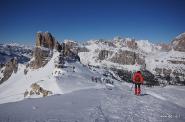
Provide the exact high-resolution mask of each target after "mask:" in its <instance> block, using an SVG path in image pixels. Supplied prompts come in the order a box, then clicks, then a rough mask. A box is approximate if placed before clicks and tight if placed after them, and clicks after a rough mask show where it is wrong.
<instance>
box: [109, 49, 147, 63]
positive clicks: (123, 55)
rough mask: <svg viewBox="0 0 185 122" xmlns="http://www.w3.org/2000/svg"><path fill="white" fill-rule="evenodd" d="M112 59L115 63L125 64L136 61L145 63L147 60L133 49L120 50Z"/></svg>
mask: <svg viewBox="0 0 185 122" xmlns="http://www.w3.org/2000/svg"><path fill="white" fill-rule="evenodd" d="M111 61H112V62H114V63H119V64H123V65H134V64H135V63H136V62H137V63H138V64H144V63H145V60H144V59H142V58H140V57H139V55H138V54H136V53H135V52H131V51H126V50H125V51H119V52H118V53H116V54H115V55H114V56H113V57H112V58H111Z"/></svg>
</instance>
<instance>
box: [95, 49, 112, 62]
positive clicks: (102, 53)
mask: <svg viewBox="0 0 185 122" xmlns="http://www.w3.org/2000/svg"><path fill="white" fill-rule="evenodd" d="M112 54H113V52H112V51H108V50H101V51H100V52H99V55H98V59H99V60H104V59H106V58H108V57H109V55H112Z"/></svg>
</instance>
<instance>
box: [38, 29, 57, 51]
mask: <svg viewBox="0 0 185 122" xmlns="http://www.w3.org/2000/svg"><path fill="white" fill-rule="evenodd" d="M36 46H37V47H45V48H49V49H54V47H55V38H54V37H53V36H52V35H51V33H49V32H38V33H37V34H36Z"/></svg>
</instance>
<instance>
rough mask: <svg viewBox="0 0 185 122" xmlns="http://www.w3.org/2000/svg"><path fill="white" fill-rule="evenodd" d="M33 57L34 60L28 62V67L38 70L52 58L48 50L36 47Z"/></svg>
mask: <svg viewBox="0 0 185 122" xmlns="http://www.w3.org/2000/svg"><path fill="white" fill-rule="evenodd" d="M33 57H34V60H33V61H31V62H30V67H31V68H33V69H38V68H41V67H43V66H45V65H46V64H47V63H48V61H49V59H50V58H51V57H52V52H51V50H49V49H48V50H47V49H45V50H44V49H42V48H39V47H36V48H35V49H34V53H33Z"/></svg>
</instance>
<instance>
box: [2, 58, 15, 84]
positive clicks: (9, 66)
mask: <svg viewBox="0 0 185 122" xmlns="http://www.w3.org/2000/svg"><path fill="white" fill-rule="evenodd" d="M17 70H18V62H17V58H12V59H11V60H9V61H8V62H7V63H6V64H5V66H4V68H2V69H1V73H2V74H3V77H1V78H0V84H1V83H3V82H4V81H6V80H7V79H8V78H9V77H10V76H11V75H12V73H13V72H14V73H16V72H17Z"/></svg>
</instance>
